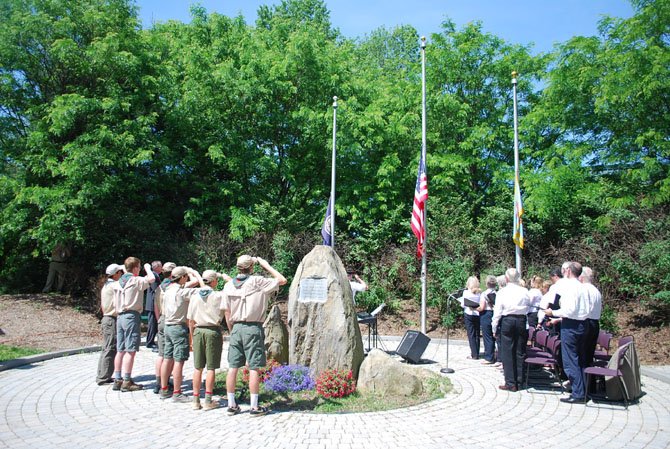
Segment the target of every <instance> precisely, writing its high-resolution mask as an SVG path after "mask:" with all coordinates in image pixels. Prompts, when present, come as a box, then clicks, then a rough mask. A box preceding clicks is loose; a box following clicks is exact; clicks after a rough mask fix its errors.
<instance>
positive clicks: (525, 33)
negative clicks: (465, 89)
mask: <svg viewBox="0 0 670 449" xmlns="http://www.w3.org/2000/svg"><path fill="white" fill-rule="evenodd" d="M136 3H137V5H138V7H139V9H140V11H139V13H140V18H141V20H142V26H143V28H150V27H151V25H152V23H153V22H165V21H167V20H170V19H175V20H179V21H182V22H189V21H190V13H189V7H190V5H191V4H194V3H199V4H200V5H202V6H203V7H204V8H205V9H206V10H207V11H208V12H218V13H220V14H223V15H226V16H231V17H234V16H237V15H239V14H242V16H244V18H245V19H246V21H247V23H254V21H255V20H256V11H257V9H258V7H259V6H260V5H273V4H279V3H280V1H279V0H260V1H257V0H200V1H190V0H137V2H136ZM326 4H327V6H328V9H329V10H330V19H331V23H332V24H333V26H334V27H336V28H339V29H340V31H341V32H342V34H344V35H345V36H347V37H352V38H353V37H362V36H364V35H366V34H369V33H370V32H371V31H372V30H374V29H376V28H379V27H380V26H384V27H387V28H393V27H395V26H397V25H404V24H409V25H412V26H414V27H415V28H416V29H417V31H418V32H419V34H422V35H426V36H430V34H431V33H437V32H440V24H441V23H442V22H443V21H444V19H445V18H447V17H448V18H450V19H452V20H453V21H454V22H455V23H456V25H457V26H458V27H459V28H460V27H461V26H463V25H465V24H466V23H468V22H472V21H475V20H479V21H481V22H482V23H483V27H484V30H485V31H487V32H490V33H493V34H495V35H497V36H500V37H502V38H503V39H505V40H506V41H508V42H512V43H518V44H524V45H525V44H530V43H533V44H534V45H533V50H534V51H535V52H537V51H549V50H551V48H552V46H553V44H554V43H557V42H564V41H566V40H568V39H569V38H571V37H572V36H577V35H581V36H593V35H595V34H597V24H598V21H599V20H600V18H601V17H602V16H603V15H610V16H614V17H623V18H627V17H630V16H632V15H633V8H632V7H631V5H630V3H629V2H628V0H442V1H438V0H432V1H430V0H326Z"/></svg>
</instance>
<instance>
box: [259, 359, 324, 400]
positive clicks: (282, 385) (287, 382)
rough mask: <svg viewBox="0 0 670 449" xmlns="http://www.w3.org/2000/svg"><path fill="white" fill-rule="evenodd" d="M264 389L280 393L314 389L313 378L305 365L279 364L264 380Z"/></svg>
mask: <svg viewBox="0 0 670 449" xmlns="http://www.w3.org/2000/svg"><path fill="white" fill-rule="evenodd" d="M265 389H266V390H268V391H272V392H274V393H280V394H287V393H295V392H296V391H305V390H312V389H314V380H313V379H312V376H310V374H309V368H307V367H306V366H302V365H285V366H279V367H277V368H275V369H274V370H272V374H271V375H270V377H269V378H268V379H267V380H266V381H265Z"/></svg>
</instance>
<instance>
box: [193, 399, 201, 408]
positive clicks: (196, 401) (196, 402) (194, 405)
mask: <svg viewBox="0 0 670 449" xmlns="http://www.w3.org/2000/svg"><path fill="white" fill-rule="evenodd" d="M201 408H202V405H200V399H199V398H196V397H194V398H193V410H200V409H201Z"/></svg>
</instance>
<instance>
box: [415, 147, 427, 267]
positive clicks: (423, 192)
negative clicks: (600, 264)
mask: <svg viewBox="0 0 670 449" xmlns="http://www.w3.org/2000/svg"><path fill="white" fill-rule="evenodd" d="M426 200H428V177H427V176H426V161H425V160H424V158H423V155H422V156H421V160H420V161H419V173H418V174H417V176H416V187H415V189H414V205H413V206H412V232H413V233H414V235H415V236H416V238H417V240H418V243H417V248H416V256H417V257H418V258H421V257H423V253H424V251H425V248H424V243H425V241H426V225H425V218H426V215H425V210H426Z"/></svg>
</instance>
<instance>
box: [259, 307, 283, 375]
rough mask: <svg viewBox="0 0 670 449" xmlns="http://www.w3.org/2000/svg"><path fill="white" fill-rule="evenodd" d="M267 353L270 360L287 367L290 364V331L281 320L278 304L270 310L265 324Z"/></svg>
mask: <svg viewBox="0 0 670 449" xmlns="http://www.w3.org/2000/svg"><path fill="white" fill-rule="evenodd" d="M263 329H264V330H265V352H266V354H267V358H268V360H270V359H272V360H276V361H277V362H279V363H281V364H282V365H285V364H287V363H288V329H287V327H286V324H284V321H283V320H282V319H281V312H280V311H279V306H277V305H276V304H275V305H274V306H272V309H270V313H268V316H267V318H266V319H265V322H264V323H263Z"/></svg>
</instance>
